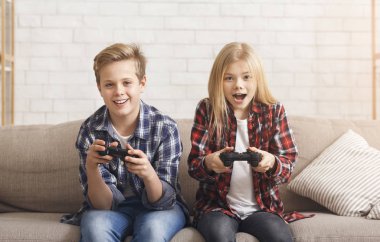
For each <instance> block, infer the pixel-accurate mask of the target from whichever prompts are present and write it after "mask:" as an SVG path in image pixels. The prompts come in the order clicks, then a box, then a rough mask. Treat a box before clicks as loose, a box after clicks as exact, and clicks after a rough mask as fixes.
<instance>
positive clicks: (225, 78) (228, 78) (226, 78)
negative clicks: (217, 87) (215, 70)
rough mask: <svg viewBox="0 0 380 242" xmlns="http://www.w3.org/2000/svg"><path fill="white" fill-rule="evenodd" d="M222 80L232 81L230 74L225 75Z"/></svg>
mask: <svg viewBox="0 0 380 242" xmlns="http://www.w3.org/2000/svg"><path fill="white" fill-rule="evenodd" d="M224 80H225V81H232V76H226V77H224Z"/></svg>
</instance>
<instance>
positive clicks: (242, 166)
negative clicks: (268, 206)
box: [227, 119, 260, 219]
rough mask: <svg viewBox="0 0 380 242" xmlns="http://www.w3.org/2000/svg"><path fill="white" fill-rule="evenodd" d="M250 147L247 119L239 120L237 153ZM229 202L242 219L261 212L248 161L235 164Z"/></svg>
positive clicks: (228, 195)
mask: <svg viewBox="0 0 380 242" xmlns="http://www.w3.org/2000/svg"><path fill="white" fill-rule="evenodd" d="M248 147H249V140H248V125H247V119H245V120H239V119H237V132H236V144H235V151H236V152H245V151H247V148H248ZM227 201H228V203H229V205H230V207H231V208H232V209H234V210H235V211H236V213H237V215H238V216H239V217H240V218H241V219H245V218H247V217H248V216H249V215H251V214H252V213H253V212H255V211H258V210H260V207H259V205H257V201H256V198H255V194H254V191H253V181H252V167H251V165H250V164H249V163H248V162H247V161H235V162H234V163H233V169H232V175H231V182H230V190H229V192H228V194H227Z"/></svg>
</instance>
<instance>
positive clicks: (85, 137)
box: [76, 125, 124, 209]
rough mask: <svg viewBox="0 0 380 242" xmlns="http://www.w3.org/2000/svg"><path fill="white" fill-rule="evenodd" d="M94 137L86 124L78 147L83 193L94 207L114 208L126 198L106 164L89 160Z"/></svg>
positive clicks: (78, 140)
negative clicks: (89, 161) (96, 163)
mask: <svg viewBox="0 0 380 242" xmlns="http://www.w3.org/2000/svg"><path fill="white" fill-rule="evenodd" d="M93 141H94V139H93V138H92V136H91V135H90V131H89V129H88V128H87V127H85V125H82V127H81V130H80V131H79V134H78V138H77V142H76V148H77V149H78V151H79V158H80V166H79V171H80V177H79V178H80V183H81V186H82V190H83V195H84V197H85V199H86V201H87V202H88V204H89V205H90V206H91V207H92V208H96V209H112V208H114V207H116V205H117V204H118V203H119V202H120V201H122V200H124V196H123V194H122V193H121V192H120V191H119V190H118V189H117V187H116V178H115V177H114V175H113V174H111V173H110V172H109V170H108V169H107V168H106V165H99V166H98V165H96V167H95V165H93V164H90V163H87V162H88V153H89V149H90V146H91V144H92V143H93Z"/></svg>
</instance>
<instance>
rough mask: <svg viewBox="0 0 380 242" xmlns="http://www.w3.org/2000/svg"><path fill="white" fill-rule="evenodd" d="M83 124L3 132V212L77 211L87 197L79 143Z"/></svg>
mask: <svg viewBox="0 0 380 242" xmlns="http://www.w3.org/2000/svg"><path fill="white" fill-rule="evenodd" d="M81 123H82V121H75V122H68V123H63V124H58V125H29V126H15V127H11V128H8V127H6V128H1V129H0V137H1V139H0V147H1V148H0V149H1V150H0V153H1V159H0V194H1V196H0V212H9V211H45V212H74V211H77V210H78V209H79V207H80V204H81V201H82V200H83V195H82V192H81V188H80V183H79V169H78V165H79V156H78V153H77V151H76V149H75V146H74V144H75V140H76V136H77V134H78V130H79V126H80V124H81Z"/></svg>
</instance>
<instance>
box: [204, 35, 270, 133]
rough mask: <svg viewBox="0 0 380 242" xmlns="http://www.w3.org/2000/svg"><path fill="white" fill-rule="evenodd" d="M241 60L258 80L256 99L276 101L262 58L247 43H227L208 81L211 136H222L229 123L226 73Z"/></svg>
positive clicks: (267, 101)
mask: <svg viewBox="0 0 380 242" xmlns="http://www.w3.org/2000/svg"><path fill="white" fill-rule="evenodd" d="M239 60H243V61H246V62H247V64H248V66H249V68H250V71H251V73H252V75H253V79H254V81H256V82H257V90H256V94H255V97H254V99H255V101H257V102H261V103H264V104H268V105H270V104H274V103H276V99H275V98H274V97H273V96H272V94H271V92H270V90H269V88H268V83H267V80H266V78H265V75H264V70H263V67H262V64H261V60H260V58H259V57H258V56H257V55H256V53H255V52H254V50H253V49H252V48H251V47H250V46H249V45H248V44H246V43H239V42H232V43H229V44H227V45H225V46H224V47H223V48H222V50H221V51H220V52H219V54H218V55H217V57H216V59H215V61H214V64H213V66H212V69H211V73H210V77H209V81H208V95H209V99H210V104H211V109H210V111H211V117H210V126H209V132H210V135H211V136H213V135H214V134H216V137H217V138H221V137H222V134H223V131H224V130H225V127H226V125H228V117H227V111H228V106H227V100H226V97H225V96H224V91H223V80H224V74H225V72H226V70H227V68H228V67H229V65H230V64H232V63H234V62H236V61H239ZM227 128H228V127H227Z"/></svg>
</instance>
